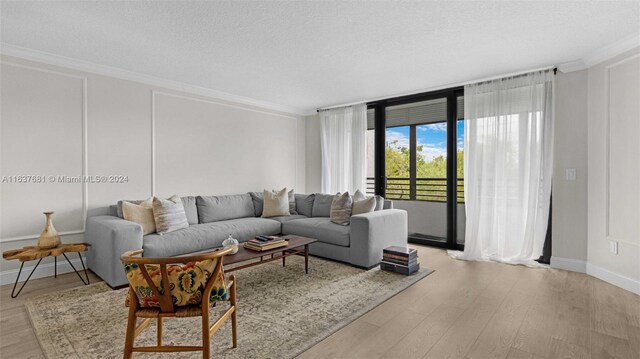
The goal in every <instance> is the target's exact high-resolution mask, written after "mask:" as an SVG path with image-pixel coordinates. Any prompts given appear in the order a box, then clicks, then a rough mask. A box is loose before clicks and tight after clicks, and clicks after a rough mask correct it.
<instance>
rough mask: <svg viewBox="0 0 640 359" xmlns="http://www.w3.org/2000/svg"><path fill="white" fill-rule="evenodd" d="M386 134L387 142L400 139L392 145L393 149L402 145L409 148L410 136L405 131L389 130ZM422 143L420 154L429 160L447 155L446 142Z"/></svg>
mask: <svg viewBox="0 0 640 359" xmlns="http://www.w3.org/2000/svg"><path fill="white" fill-rule="evenodd" d="M386 136H387V143H389V144H391V143H393V142H394V141H398V142H396V143H395V144H394V145H392V146H391V148H393V149H399V148H401V147H406V148H409V137H408V136H407V135H405V134H404V133H402V132H399V131H393V130H387V134H386ZM420 145H421V146H422V151H420V152H419V153H418V155H420V156H422V157H423V158H424V159H425V161H427V162H429V161H431V160H433V159H434V158H436V157H439V156H444V157H446V156H447V146H446V142H440V143H438V144H433V143H427V144H423V143H420Z"/></svg>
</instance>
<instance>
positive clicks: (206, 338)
mask: <svg viewBox="0 0 640 359" xmlns="http://www.w3.org/2000/svg"><path fill="white" fill-rule="evenodd" d="M207 302H208V301H207ZM206 304H207V305H206V307H205V306H204V305H203V308H204V309H203V310H202V357H203V358H205V359H209V357H210V356H211V336H210V335H209V305H208V303H206Z"/></svg>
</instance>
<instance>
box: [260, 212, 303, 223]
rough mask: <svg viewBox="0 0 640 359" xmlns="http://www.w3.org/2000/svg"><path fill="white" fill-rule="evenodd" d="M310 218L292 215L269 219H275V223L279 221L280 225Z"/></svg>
mask: <svg viewBox="0 0 640 359" xmlns="http://www.w3.org/2000/svg"><path fill="white" fill-rule="evenodd" d="M306 218H309V217H307V216H303V215H301V214H292V215H289V216H277V217H269V219H273V220H274V221H278V222H280V223H285V222H289V221H295V220H296V219H306Z"/></svg>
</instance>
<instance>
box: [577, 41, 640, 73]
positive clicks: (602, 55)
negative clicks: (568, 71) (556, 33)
mask: <svg viewBox="0 0 640 359" xmlns="http://www.w3.org/2000/svg"><path fill="white" fill-rule="evenodd" d="M636 47H640V32H639V33H635V34H632V35H631V36H627V37H625V38H623V39H620V40H618V41H616V42H614V43H612V44H609V45H607V46H605V47H602V48H600V49H597V50H595V51H593V52H591V53H590V54H588V55H587V56H585V57H583V58H582V62H584V64H585V65H586V66H587V67H592V66H595V65H597V64H599V63H602V62H604V61H607V60H609V59H611V58H613V57H615V56H618V55H620V54H622V53H624V52H627V51H629V50H632V49H634V48H636Z"/></svg>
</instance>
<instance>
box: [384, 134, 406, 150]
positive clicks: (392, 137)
mask: <svg viewBox="0 0 640 359" xmlns="http://www.w3.org/2000/svg"><path fill="white" fill-rule="evenodd" d="M386 136H387V143H388V144H391V143H393V142H394V141H398V142H396V143H395V144H394V145H392V148H394V149H399V148H401V147H406V148H409V137H407V135H405V134H404V133H402V132H398V131H393V130H387V134H386Z"/></svg>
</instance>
